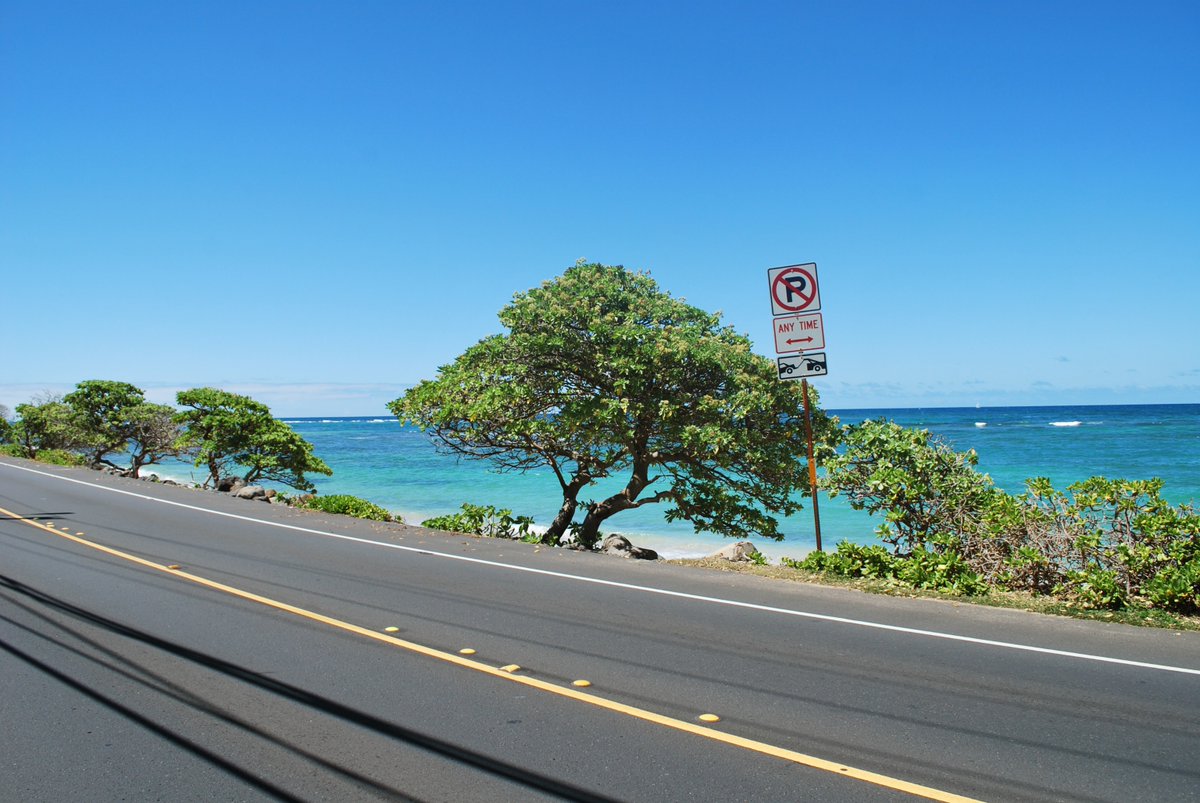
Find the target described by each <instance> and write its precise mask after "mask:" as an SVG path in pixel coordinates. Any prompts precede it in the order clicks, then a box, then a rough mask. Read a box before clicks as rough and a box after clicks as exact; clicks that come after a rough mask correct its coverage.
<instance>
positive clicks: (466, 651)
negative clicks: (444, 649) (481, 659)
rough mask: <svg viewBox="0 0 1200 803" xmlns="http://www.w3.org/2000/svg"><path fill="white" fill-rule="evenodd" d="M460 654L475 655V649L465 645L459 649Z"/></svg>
mask: <svg viewBox="0 0 1200 803" xmlns="http://www.w3.org/2000/svg"><path fill="white" fill-rule="evenodd" d="M458 654H459V655H474V654H475V650H473V649H471V648H470V647H463V648H462V649H461V650H459V651H458Z"/></svg>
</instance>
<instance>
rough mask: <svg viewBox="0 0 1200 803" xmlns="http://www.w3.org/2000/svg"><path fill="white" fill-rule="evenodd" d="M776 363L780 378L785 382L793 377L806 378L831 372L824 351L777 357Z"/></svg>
mask: <svg viewBox="0 0 1200 803" xmlns="http://www.w3.org/2000/svg"><path fill="white" fill-rule="evenodd" d="M775 364H776V365H777V366H778V367H779V378H780V379H782V380H783V381H784V382H787V381H790V380H792V379H805V378H807V377H810V376H825V375H826V374H828V373H829V367H828V366H827V365H826V364H825V352H823V351H814V352H812V353H810V354H794V355H789V356H787V357H776V358H775Z"/></svg>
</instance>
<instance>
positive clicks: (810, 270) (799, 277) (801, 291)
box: [767, 262, 821, 315]
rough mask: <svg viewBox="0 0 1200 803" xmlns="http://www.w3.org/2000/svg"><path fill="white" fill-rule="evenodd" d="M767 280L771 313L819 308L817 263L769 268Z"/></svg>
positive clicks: (779, 313) (791, 312)
mask: <svg viewBox="0 0 1200 803" xmlns="http://www.w3.org/2000/svg"><path fill="white" fill-rule="evenodd" d="M767 280H768V283H769V284H770V285H771V314H772V315H791V314H793V313H797V312H816V311H817V310H819V309H820V308H821V292H820V290H819V289H818V288H817V263H815V262H808V263H805V264H803V265H788V266H786V267H782V268H771V269H770V270H768V271H767Z"/></svg>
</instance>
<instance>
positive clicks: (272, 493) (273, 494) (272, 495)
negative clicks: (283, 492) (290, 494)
mask: <svg viewBox="0 0 1200 803" xmlns="http://www.w3.org/2000/svg"><path fill="white" fill-rule="evenodd" d="M278 494H279V492H278V491H276V490H275V489H274V488H268V489H267V494H266V496H267V498H268V499H274V498H275V497H276V496H277V495H278Z"/></svg>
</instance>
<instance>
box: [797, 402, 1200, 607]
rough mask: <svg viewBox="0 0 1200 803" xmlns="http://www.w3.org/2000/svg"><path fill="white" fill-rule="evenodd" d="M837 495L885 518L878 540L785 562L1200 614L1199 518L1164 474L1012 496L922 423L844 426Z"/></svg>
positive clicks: (923, 583) (946, 586) (960, 589)
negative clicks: (1171, 499) (1173, 501)
mask: <svg viewBox="0 0 1200 803" xmlns="http://www.w3.org/2000/svg"><path fill="white" fill-rule="evenodd" d="M844 434H845V437H844V439H843V447H844V448H843V451H842V453H841V454H839V455H838V456H837V457H836V458H834V459H833V460H832V461H830V463H829V464H828V473H827V475H826V478H825V480H824V485H825V487H826V488H827V489H828V490H829V492H830V495H831V496H833V495H837V494H844V495H845V496H846V497H847V498H848V500H849V501H850V504H851V506H853V507H854V508H856V509H860V510H866V511H868V512H869V513H871V514H879V515H882V516H883V518H884V522H883V523H882V524H881V525H880V526H879V527H878V529H877V530H876V533H877V534H878V535H879V537H880V538H881V539H882V540H883V541H884V543H885V544H887V546H888V547H889V549H885V548H884V547H882V546H879V545H872V546H869V547H867V546H858V545H853V544H847V543H843V544H839V545H838V549H837V551H836V552H835V553H833V554H826V555H822V554H821V553H814V554H813V555H810V556H808V557H807V558H806V559H805V560H804V561H800V562H799V563H796V562H795V561H792V562H785V565H793V564H795V565H796V566H797V567H799V568H805V569H808V570H810V571H825V572H831V573H835V574H842V575H846V576H849V577H880V578H884V579H888V580H894V581H896V582H899V583H903V584H905V585H910V586H914V587H917V588H935V589H938V590H943V591H949V592H953V593H961V594H976V593H981V592H982V591H984V590H986V589H987V588H988V586H994V587H998V588H1003V589H1008V590H1017V591H1029V592H1032V593H1035V594H1053V595H1055V596H1058V597H1061V598H1064V599H1066V600H1069V601H1072V602H1075V603H1078V604H1080V605H1083V606H1085V607H1089V608H1107V609H1118V608H1123V607H1128V606H1148V607H1161V608H1168V609H1171V610H1175V611H1180V612H1184V613H1190V612H1194V611H1197V610H1200V515H1198V514H1197V513H1196V511H1195V509H1194V508H1193V507H1192V506H1191V505H1181V506H1179V507H1173V506H1171V505H1170V504H1168V503H1167V502H1166V501H1164V500H1163V499H1162V497H1161V496H1160V492H1161V490H1162V485H1163V483H1162V480H1159V479H1150V480H1109V479H1106V478H1104V477H1091V478H1090V479H1087V480H1084V481H1082V482H1077V483H1074V484H1072V485H1069V486H1067V488H1066V490H1065V491H1059V490H1056V489H1055V488H1054V487H1053V486H1052V485H1051V484H1050V481H1049V480H1048V479H1045V478H1042V477H1037V478H1034V479H1031V480H1028V481H1027V491H1026V493H1024V494H1021V495H1019V496H1013V495H1011V494H1007V493H1005V492H1004V491H1002V490H1000V489H998V488H996V487H995V486H994V485H992V482H991V480H990V479H989V478H988V477H987V475H985V474H980V473H979V472H977V471H976V470H975V464H976V457H975V453H974V452H954V451H952V450H951V449H950V448H949V447H948V446H946V444H944V443H942V442H941V441H939V440H938V439H936V438H935V437H933V436H932V435H931V434H930V433H929V432H928V431H926V430H913V429H905V428H903V427H900V426H899V425H897V424H895V423H893V422H889V421H865V422H863V423H862V424H860V425H857V426H852V427H847V428H846V429H845V430H844Z"/></svg>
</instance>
